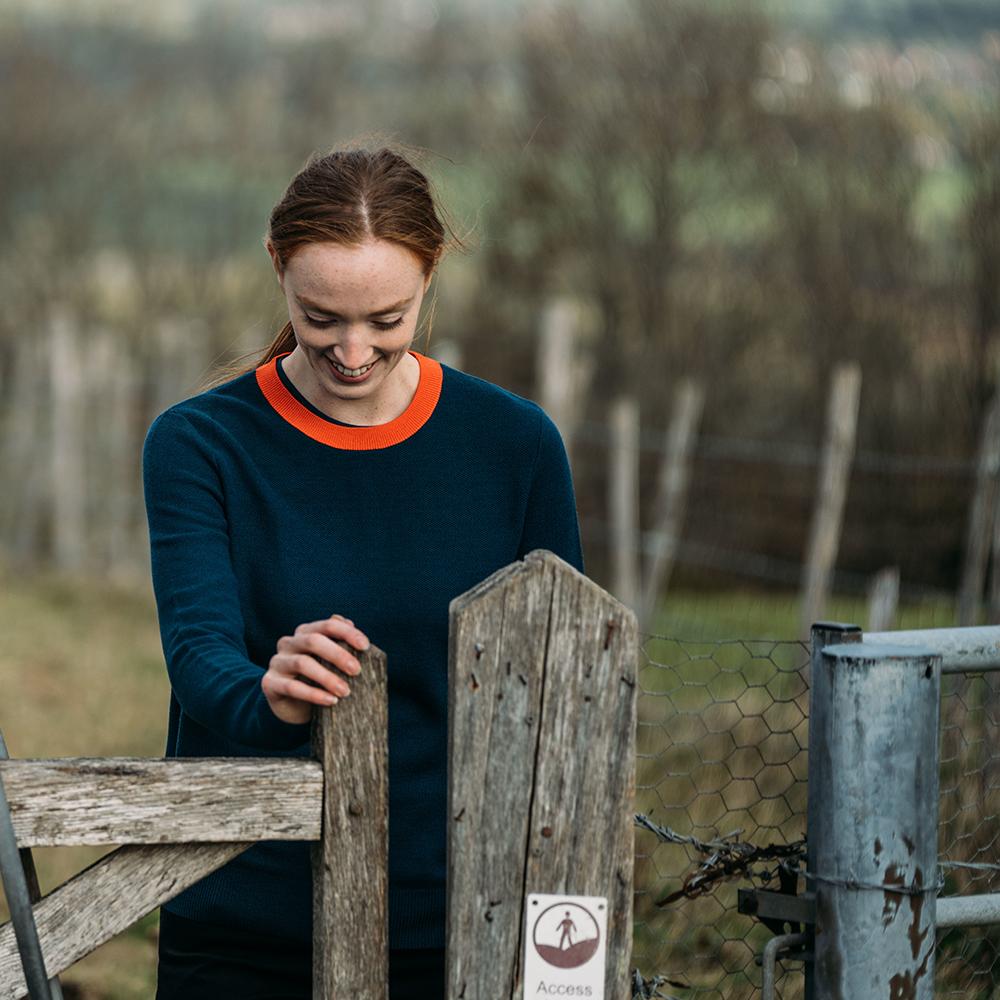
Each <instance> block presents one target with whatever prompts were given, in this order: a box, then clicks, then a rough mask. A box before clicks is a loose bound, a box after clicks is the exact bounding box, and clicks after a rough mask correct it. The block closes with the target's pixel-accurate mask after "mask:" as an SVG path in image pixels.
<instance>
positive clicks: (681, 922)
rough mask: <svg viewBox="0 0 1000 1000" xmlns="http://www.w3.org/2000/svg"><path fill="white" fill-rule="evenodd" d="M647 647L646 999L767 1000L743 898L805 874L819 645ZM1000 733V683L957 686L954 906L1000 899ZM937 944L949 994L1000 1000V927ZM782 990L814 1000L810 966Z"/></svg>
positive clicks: (640, 804)
mask: <svg viewBox="0 0 1000 1000" xmlns="http://www.w3.org/2000/svg"><path fill="white" fill-rule="evenodd" d="M641 640H642V644H641V662H640V669H639V684H640V692H639V703H638V733H637V746H636V751H637V761H636V813H637V829H636V841H635V843H636V851H635V937H634V948H633V958H632V965H633V967H635V968H637V969H638V970H640V972H641V976H642V981H641V982H638V981H637V983H635V984H633V985H634V990H635V994H634V995H635V996H639V997H668V998H678V1000H682V998H689V997H691V998H694V997H698V998H702V1000H708V998H713V1000H714V998H719V1000H723V998H724V1000H742V998H749V997H755V996H758V995H759V993H760V990H761V985H762V982H761V979H762V972H761V967H760V964H759V956H760V955H761V953H762V951H763V948H764V945H765V944H766V943H767V941H768V940H769V939H770V938H771V937H772V931H771V930H769V929H768V928H767V927H765V926H764V925H763V924H761V923H760V922H759V921H758V920H756V919H754V918H753V917H751V916H748V915H744V914H741V913H740V912H739V911H738V909H737V894H738V891H739V889H741V888H744V889H745V888H751V887H756V888H766V889H771V890H778V889H779V885H782V882H784V885H783V886H782V887H783V888H787V879H788V876H789V873H792V875H791V877H792V880H793V883H794V881H795V876H794V871H795V868H796V867H800V866H802V867H804V838H805V835H806V802H807V778H808V747H809V734H808V725H809V661H810V649H809V644H808V643H807V642H802V641H796V640H756V639H752V640H751V639H731V640H722V641H687V640H682V639H676V638H669V637H666V636H659V635H649V634H645V633H644V634H642V635H641ZM901 724H905V723H904V722H903V721H902V720H901ZM998 725H1000V674H997V673H987V674H950V675H947V676H945V677H943V678H942V701H941V734H940V748H941V758H940V768H941V772H940V773H941V807H940V808H941V812H940V832H939V854H940V857H941V859H942V860H943V861H948V862H959V863H961V865H962V866H952V865H950V864H949V865H948V866H946V867H943V868H942V874H943V875H944V877H945V887H944V889H943V890H942V893H941V894H942V895H968V894H972V893H987V892H998V891H1000V871H998V869H997V866H996V861H997V860H998V853H1000V852H998V842H1000V825H998V822H997V819H998V815H997V814H998V807H1000V745H998V741H997V736H998V735H1000V729H998ZM800 861H801V864H800ZM965 866H968V867H965ZM977 866H981V867H977ZM803 890H804V883H803V882H802V881H799V882H798V891H799V892H801V891H803ZM937 938H938V950H937V969H936V978H935V992H936V995H939V996H942V997H963V998H966V1000H987V998H995V997H1000V926H985V927H954V928H950V929H939V930H938V933H937ZM775 986H776V989H775V996H777V997H780V998H782V1000H799V998H802V997H803V996H804V974H803V964H802V963H801V962H794V961H789V962H785V963H779V966H778V969H777V978H776V984H775Z"/></svg>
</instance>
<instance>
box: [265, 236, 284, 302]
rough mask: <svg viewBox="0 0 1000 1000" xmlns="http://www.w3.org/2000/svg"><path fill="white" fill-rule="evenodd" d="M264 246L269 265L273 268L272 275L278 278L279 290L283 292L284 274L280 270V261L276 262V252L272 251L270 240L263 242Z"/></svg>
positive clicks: (272, 245) (272, 246)
mask: <svg viewBox="0 0 1000 1000" xmlns="http://www.w3.org/2000/svg"><path fill="white" fill-rule="evenodd" d="M264 246H265V247H267V252H268V254H269V255H270V257H271V264H272V266H273V267H274V273H275V274H276V275H277V276H278V284H279V285H281V289H282V291H284V289H285V285H284V274H283V272H282V268H281V261H280V260H278V252H277V251H276V250H275V249H274V244H273V243H272V242H271V241H270V240H266V241H265V242H264Z"/></svg>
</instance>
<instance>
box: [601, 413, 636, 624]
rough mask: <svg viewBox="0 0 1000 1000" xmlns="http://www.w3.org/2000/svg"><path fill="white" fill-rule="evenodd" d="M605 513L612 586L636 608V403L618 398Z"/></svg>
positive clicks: (621, 598) (613, 418)
mask: <svg viewBox="0 0 1000 1000" xmlns="http://www.w3.org/2000/svg"><path fill="white" fill-rule="evenodd" d="M609 458H610V464H609V468H608V513H609V517H610V520H611V565H612V577H611V578H612V581H613V583H612V586H613V588H614V592H615V596H616V597H617V598H618V599H619V600H620V601H621V602H622V604H625V605H627V606H628V607H630V608H633V609H635V608H637V607H638V604H639V402H638V400H637V399H636V398H635V397H634V396H619V397H618V398H617V399H616V400H615V401H614V403H613V404H612V406H611V453H610V455H609Z"/></svg>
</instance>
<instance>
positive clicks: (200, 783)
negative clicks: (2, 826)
mask: <svg viewBox="0 0 1000 1000" xmlns="http://www.w3.org/2000/svg"><path fill="white" fill-rule="evenodd" d="M0 774H2V775H3V782H4V787H5V789H6V792H7V798H8V800H9V801H10V806H11V815H12V817H13V820H14V832H15V834H16V835H17V840H18V845H19V846H20V847H22V848H24V847H54V846H69V845H74V844H77V845H79V844H91V845H110V844H163V843H173V842H177V843H180V842H202V841H241V842H242V841H252V840H318V839H319V836H320V829H321V826H320V815H321V796H322V790H323V773H322V768H321V765H320V763H319V762H318V761H315V760H307V759H304V758H301V757H296V758H293V757H238V758H236V757H183V758H169V759H164V758H146V757H58V758H55V759H52V760H3V761H0Z"/></svg>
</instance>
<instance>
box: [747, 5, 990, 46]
mask: <svg viewBox="0 0 1000 1000" xmlns="http://www.w3.org/2000/svg"><path fill="white" fill-rule="evenodd" d="M765 6H766V7H767V9H770V10H772V11H773V12H774V13H775V14H776V15H777V16H778V17H779V18H780V19H781V20H782V21H785V22H786V23H796V22H798V23H801V24H803V26H806V25H808V26H810V27H812V28H816V29H819V30H820V31H821V32H822V33H823V34H825V35H832V36H835V37H850V36H857V35H883V36H886V37H889V38H893V39H895V40H897V41H912V40H915V39H935V38H946V39H951V40H953V41H965V42H973V41H975V40H977V39H978V38H979V37H980V36H981V35H982V34H983V33H984V32H987V31H1000V3H998V2H997V0H771V2H769V3H766V4H765Z"/></svg>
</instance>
